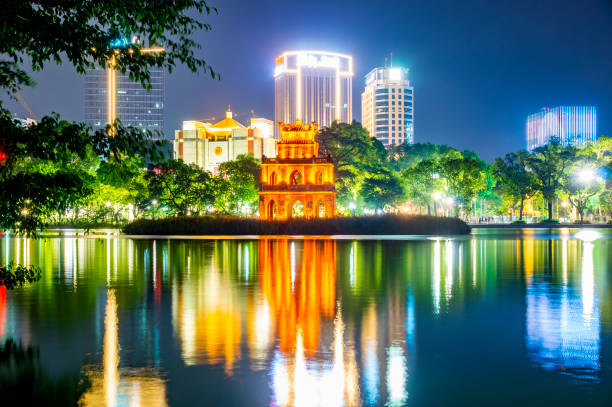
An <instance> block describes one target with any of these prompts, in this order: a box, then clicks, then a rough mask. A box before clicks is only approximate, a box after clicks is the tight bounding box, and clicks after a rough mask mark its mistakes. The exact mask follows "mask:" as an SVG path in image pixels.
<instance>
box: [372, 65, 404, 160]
mask: <svg viewBox="0 0 612 407" xmlns="http://www.w3.org/2000/svg"><path fill="white" fill-rule="evenodd" d="M408 73H409V71H408V69H405V68H394V67H390V68H386V67H385V68H374V69H373V70H372V71H370V73H368V74H367V75H366V77H365V79H366V82H365V84H366V86H365V90H364V91H363V93H362V94H361V123H362V125H363V127H364V128H365V129H367V130H368V132H369V133H370V136H372V137H376V138H377V139H379V140H380V141H381V142H382V143H383V144H384V145H385V147H387V148H389V147H392V146H394V145H398V144H402V143H410V144H412V143H413V142H414V110H413V109H414V89H413V87H412V86H411V84H410V81H409V79H408Z"/></svg>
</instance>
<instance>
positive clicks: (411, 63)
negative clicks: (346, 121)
mask: <svg viewBox="0 0 612 407" xmlns="http://www.w3.org/2000/svg"><path fill="white" fill-rule="evenodd" d="M216 6H217V7H219V15H215V16H210V17H207V18H206V22H207V23H210V24H211V25H212V30H211V31H210V32H202V33H198V34H197V35H196V38H195V39H196V40H197V41H199V42H201V43H202V44H203V46H204V48H203V50H202V51H201V55H202V56H203V57H204V58H206V60H207V61H208V62H209V63H210V65H211V66H212V68H213V69H215V71H217V72H219V73H220V75H221V80H220V81H217V80H212V79H210V77H206V76H204V75H195V74H192V73H190V72H189V71H188V70H187V69H186V68H184V67H180V66H179V67H177V68H176V69H175V70H174V71H173V72H172V73H171V74H167V75H166V81H165V82H166V85H165V88H166V92H165V93H166V94H165V99H166V100H165V105H164V114H165V122H164V133H165V135H166V137H167V138H171V135H172V132H173V130H174V129H176V128H179V127H180V126H181V123H182V122H183V121H184V120H193V119H203V118H206V117H210V116H211V115H215V113H217V112H218V111H219V109H220V107H224V106H227V105H228V104H230V103H231V104H232V110H233V111H234V117H235V119H236V120H237V121H239V122H241V123H243V124H246V123H248V121H249V119H250V117H252V115H253V114H252V113H251V110H253V111H254V115H255V116H258V117H268V118H273V117H274V60H275V58H276V57H278V56H279V55H280V54H281V53H282V52H284V51H285V50H289V49H325V50H333V51H337V52H339V53H343V54H348V55H352V56H353V62H354V79H355V80H354V83H353V97H352V105H353V112H352V117H353V118H355V119H357V120H359V119H360V118H361V113H362V112H361V103H360V97H361V92H362V91H363V83H362V82H363V81H362V80H361V78H363V77H364V76H365V75H366V74H367V73H368V72H369V71H371V70H372V69H373V68H374V67H376V66H380V65H381V61H382V60H383V59H384V58H385V56H387V55H389V53H390V52H393V56H394V65H397V66H403V67H405V68H408V69H410V76H411V81H412V82H413V83H414V84H416V85H415V88H416V89H415V92H417V93H418V99H419V102H418V120H417V121H416V122H415V129H414V131H415V134H418V136H417V140H416V141H418V142H432V143H437V144H448V145H452V146H455V147H456V148H458V149H460V150H463V149H471V150H474V151H476V152H477V153H478V154H479V155H480V156H481V157H482V158H484V159H485V160H487V161H489V162H491V161H492V160H493V158H495V157H498V156H501V155H503V154H505V153H506V152H508V151H514V150H517V149H520V148H525V118H526V117H527V116H528V115H529V114H531V113H533V112H535V111H537V110H538V109H540V108H542V107H544V106H563V105H592V106H596V107H597V110H598V116H599V117H598V123H597V128H598V136H599V135H602V134H609V133H610V128H611V125H612V121H611V119H610V118H611V117H612V114H611V112H612V102H611V101H610V94H612V78H611V77H610V75H609V72H611V71H612V58H610V55H612V44H611V43H610V41H608V40H607V38H610V37H611V36H612V6H611V5H610V3H609V2H606V1H604V0H599V1H593V2H591V3H590V4H589V5H588V6H584V5H580V4H576V3H573V2H569V1H562V2H552V1H550V2H547V1H544V2H541V3H538V4H533V3H532V2H499V3H495V4H488V5H483V4H482V3H479V2H476V1H474V2H468V3H467V4H465V5H464V6H461V7H460V6H459V5H456V4H454V2H450V1H441V2H440V3H439V4H435V5H434V4H421V3H414V4H412V3H410V4H405V5H404V4H397V5H395V6H393V7H389V8H380V9H376V10H373V11H366V10H367V7H364V5H361V4H359V3H355V4H354V5H353V6H352V7H346V4H344V3H339V2H331V3H330V2H326V3H322V2H316V1H315V2H309V3H296V4H292V5H291V6H286V7H285V6H283V7H279V6H278V4H276V3H274V2H269V1H264V2H262V3H260V4H259V5H258V6H257V7H258V8H257V9H255V6H253V5H251V4H249V3H245V2H242V1H235V2H229V3H227V4H223V5H222V6H221V5H216ZM313 10H326V12H325V13H322V14H321V15H319V17H318V19H317V20H316V21H314V20H313V19H310V18H297V17H296V16H309V15H312V11H313ZM254 13H255V14H257V15H258V16H259V19H260V20H259V22H260V24H258V26H257V27H256V28H253V29H249V32H248V33H246V32H245V29H244V28H241V27H247V26H250V23H249V18H248V16H249V15H254ZM525 15H529V16H530V18H529V19H525V18H524V17H525ZM570 26H571V27H574V28H573V29H572V30H567V27H570ZM381 27H384V29H381ZM230 39H238V41H230ZM247 39H248V40H247ZM243 40H244V41H243ZM543 44H546V45H545V46H543ZM24 67H25V68H27V64H26V65H24ZM26 71H29V70H28V69H26ZM33 78H34V80H35V81H36V83H37V86H35V87H32V88H27V89H24V90H23V91H22V92H21V93H22V96H23V98H24V99H25V100H26V101H27V103H28V105H29V106H30V107H31V108H32V110H33V111H34V112H35V113H36V114H37V115H38V116H39V117H42V116H44V115H45V114H48V113H50V112H58V113H60V114H61V115H62V116H63V117H66V118H67V119H70V120H76V121H83V120H84V118H83V105H82V102H83V96H82V95H83V87H84V80H85V79H84V77H83V76H81V75H79V74H77V73H76V72H75V70H74V69H73V68H72V67H71V66H68V65H66V64H64V65H61V66H56V65H54V64H50V65H48V66H47V67H45V69H44V70H43V71H40V72H35V73H34V74H33ZM3 100H4V101H5V105H6V106H7V108H9V109H10V110H11V111H13V112H14V113H16V114H17V115H18V116H27V112H26V111H25V110H24V108H23V107H22V106H21V105H20V104H19V103H18V102H15V101H12V100H10V99H9V98H8V97H5V98H3Z"/></svg>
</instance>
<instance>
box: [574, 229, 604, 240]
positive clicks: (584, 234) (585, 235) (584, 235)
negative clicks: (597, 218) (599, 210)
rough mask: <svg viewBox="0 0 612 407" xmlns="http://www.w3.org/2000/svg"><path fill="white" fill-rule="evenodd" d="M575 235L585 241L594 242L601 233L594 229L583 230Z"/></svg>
mask: <svg viewBox="0 0 612 407" xmlns="http://www.w3.org/2000/svg"><path fill="white" fill-rule="evenodd" d="M575 237H576V239H579V240H582V241H584V242H593V241H595V240H597V239H599V238H600V237H601V233H599V232H596V231H594V230H581V231H580V232H578V233H576V235H575Z"/></svg>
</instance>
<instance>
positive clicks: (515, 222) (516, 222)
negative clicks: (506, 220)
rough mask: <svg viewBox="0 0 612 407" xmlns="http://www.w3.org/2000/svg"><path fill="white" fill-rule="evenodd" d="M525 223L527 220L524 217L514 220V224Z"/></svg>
mask: <svg viewBox="0 0 612 407" xmlns="http://www.w3.org/2000/svg"><path fill="white" fill-rule="evenodd" d="M525 223H527V222H525V221H524V220H523V219H517V220H514V221H512V224H514V225H524V224H525Z"/></svg>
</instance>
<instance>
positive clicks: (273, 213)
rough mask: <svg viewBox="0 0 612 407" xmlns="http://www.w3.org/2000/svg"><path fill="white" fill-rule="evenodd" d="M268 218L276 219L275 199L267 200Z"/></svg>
mask: <svg viewBox="0 0 612 407" xmlns="http://www.w3.org/2000/svg"><path fill="white" fill-rule="evenodd" d="M267 212H268V219H276V216H277V214H278V207H277V205H276V201H274V199H273V200H271V201H270V202H268V211H267Z"/></svg>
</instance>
